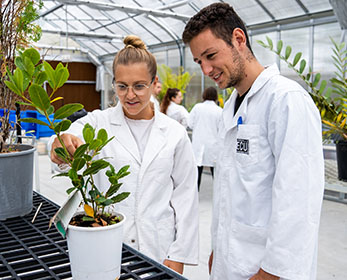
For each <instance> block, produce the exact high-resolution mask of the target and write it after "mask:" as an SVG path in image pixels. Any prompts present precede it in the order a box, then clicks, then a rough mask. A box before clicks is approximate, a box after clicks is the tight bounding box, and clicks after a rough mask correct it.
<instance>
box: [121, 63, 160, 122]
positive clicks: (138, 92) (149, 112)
mask: <svg viewBox="0 0 347 280" xmlns="http://www.w3.org/2000/svg"><path fill="white" fill-rule="evenodd" d="M114 76H115V85H114V87H115V90H116V94H117V95H118V98H119V101H120V103H121V104H122V106H123V111H124V114H125V115H126V116H127V117H128V118H129V119H135V120H139V119H147V120H149V119H151V118H152V117H153V116H154V112H153V109H152V107H151V103H150V97H151V93H152V91H153V86H154V85H153V84H155V82H154V83H151V82H152V77H151V75H150V73H149V72H148V67H147V64H146V63H144V62H141V63H133V64H129V65H122V64H120V65H117V67H116V70H115V73H114ZM128 86H129V88H126V87H128ZM134 87H135V91H134Z"/></svg>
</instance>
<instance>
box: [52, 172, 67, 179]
mask: <svg viewBox="0 0 347 280" xmlns="http://www.w3.org/2000/svg"><path fill="white" fill-rule="evenodd" d="M55 177H69V173H67V172H64V173H59V174H57V175H54V176H52V178H55Z"/></svg>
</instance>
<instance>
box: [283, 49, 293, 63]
mask: <svg viewBox="0 0 347 280" xmlns="http://www.w3.org/2000/svg"><path fill="white" fill-rule="evenodd" d="M291 53H292V47H291V46H287V47H286V54H285V56H284V58H285V59H286V60H287V59H288V58H289V57H290V54H291Z"/></svg>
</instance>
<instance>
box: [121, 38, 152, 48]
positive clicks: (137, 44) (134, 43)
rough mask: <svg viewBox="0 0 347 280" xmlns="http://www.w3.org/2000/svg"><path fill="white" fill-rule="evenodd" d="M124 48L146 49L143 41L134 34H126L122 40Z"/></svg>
mask: <svg viewBox="0 0 347 280" xmlns="http://www.w3.org/2000/svg"><path fill="white" fill-rule="evenodd" d="M123 42H124V45H125V48H135V49H143V50H146V49H147V47H146V45H145V43H144V42H143V41H142V40H141V39H140V38H139V37H137V36H136V35H128V36H126V37H125V38H124V40H123Z"/></svg>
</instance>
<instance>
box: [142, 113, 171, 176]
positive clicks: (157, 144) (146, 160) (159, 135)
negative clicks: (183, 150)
mask: <svg viewBox="0 0 347 280" xmlns="http://www.w3.org/2000/svg"><path fill="white" fill-rule="evenodd" d="M155 114H156V116H155V120H154V123H153V127H152V130H151V133H150V135H149V137H148V141H147V145H146V149H145V152H144V155H143V159H142V165H141V174H140V180H142V176H143V174H144V173H145V171H146V169H147V167H148V166H149V165H150V164H151V162H152V161H153V160H154V159H155V158H156V156H157V155H158V154H159V152H160V151H161V150H162V148H163V147H164V146H165V144H166V142H167V138H166V137H165V130H166V125H165V124H164V123H163V122H162V116H161V115H160V113H159V111H157V110H156V112H155Z"/></svg>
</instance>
